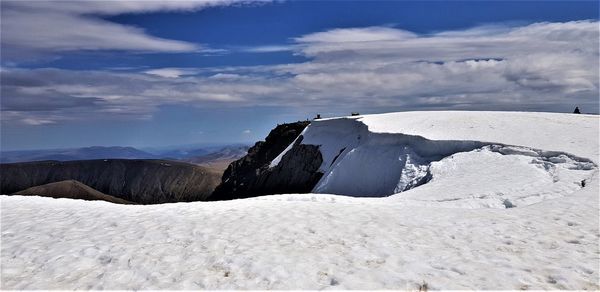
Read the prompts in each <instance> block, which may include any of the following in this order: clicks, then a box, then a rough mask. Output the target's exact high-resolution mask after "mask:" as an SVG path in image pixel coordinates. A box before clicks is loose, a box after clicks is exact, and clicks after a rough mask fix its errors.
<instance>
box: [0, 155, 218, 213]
mask: <svg viewBox="0 0 600 292" xmlns="http://www.w3.org/2000/svg"><path fill="white" fill-rule="evenodd" d="M220 175H221V173H220V172H219V171H215V170H212V169H209V168H206V167H202V166H198V165H193V164H189V163H183V162H175V161H168V160H137V159H135V160H127V159H99V160H79V161H65V162H60V161H38V162H24V163H10V164H0V177H1V178H0V191H1V193H2V194H13V193H15V192H19V191H22V190H25V189H27V188H30V187H34V186H39V185H44V184H48V183H53V182H59V181H64V180H77V181H79V182H81V183H83V184H85V185H87V186H89V187H91V188H93V189H95V190H97V191H99V192H101V193H104V194H107V195H110V196H114V197H117V198H120V199H123V200H127V201H131V202H134V203H138V204H159V203H169V202H190V201H201V200H205V199H206V198H207V197H208V196H210V194H211V193H212V191H213V190H214V188H215V187H216V186H217V185H218V183H219V180H220Z"/></svg>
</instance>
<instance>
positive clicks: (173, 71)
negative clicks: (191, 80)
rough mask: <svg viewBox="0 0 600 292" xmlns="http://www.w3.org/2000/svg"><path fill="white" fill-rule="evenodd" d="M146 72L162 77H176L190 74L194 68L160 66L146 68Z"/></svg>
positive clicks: (193, 71)
mask: <svg viewBox="0 0 600 292" xmlns="http://www.w3.org/2000/svg"><path fill="white" fill-rule="evenodd" d="M145 73H146V74H150V75H155V76H160V77H164V78H178V77H181V76H184V75H192V74H194V73H195V70H191V69H182V68H160V69H152V70H147V71H146V72H145Z"/></svg>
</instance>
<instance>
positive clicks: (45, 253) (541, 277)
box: [1, 112, 600, 290]
mask: <svg viewBox="0 0 600 292" xmlns="http://www.w3.org/2000/svg"><path fill="white" fill-rule="evenodd" d="M598 122H599V119H598V116H586V115H564V114H544V113H496V112H491V113H490V112H422V113H418V112H411V113H393V114H382V115H370V116H362V117H352V118H340V119H329V120H318V121H315V122H313V123H312V124H311V125H310V126H309V127H308V128H306V129H305V131H304V132H303V137H304V138H303V140H302V143H307V144H312V145H320V147H319V149H320V151H321V152H322V155H323V164H322V165H321V168H320V169H321V170H322V171H324V172H325V174H324V176H323V179H322V181H321V182H319V184H318V185H317V187H316V188H319V187H320V188H322V189H321V190H324V191H325V190H337V191H340V190H341V191H343V192H347V191H354V190H355V189H356V188H365V189H362V190H360V191H361V192H363V191H365V190H368V191H373V190H377V191H379V190H381V191H386V192H387V191H389V190H391V191H392V192H395V191H396V189H395V188H396V187H402V186H405V187H406V186H409V188H408V189H405V190H404V191H402V192H400V193H397V194H395V195H392V196H389V197H381V198H356V197H351V196H334V195H327V194H283V195H272V196H264V197H257V198H251V199H244V200H233V201H221V202H195V203H177V204H165V205H151V206H122V205H114V204H110V203H106V202H86V201H74V200H67V199H49V198H35V197H19V196H12V197H7V196H2V197H1V207H2V212H1V216H2V217H1V227H2V228H1V229H2V245H1V249H2V250H1V259H2V261H1V264H2V267H1V278H2V281H1V285H2V286H1V288H2V289H312V290H317V289H319V290H320V289H369V290H372V289H419V288H420V287H421V288H422V287H423V286H424V284H426V285H427V287H429V289H479V290H483V289H511V290H517V289H591V290H597V289H599V288H600V286H599V284H598V283H599V281H598V280H599V277H598V276H599V273H600V271H599V266H598V262H599V261H600V258H599V254H600V250H599V245H598V243H599V240H600V231H599V229H598V221H599V198H598V193H599V180H598V168H597V164H598V148H599V144H598ZM359 137H360V139H358V138H359ZM291 148H293V146H292V147H288V151H290V149H291ZM341 149H343V150H342V151H340V150H341ZM281 161H282V160H279V161H277V159H276V160H275V161H273V162H272V165H276V164H277V163H281ZM394 167H399V168H394ZM398 170H401V171H398ZM423 174H425V175H430V176H431V177H430V178H429V180H428V182H427V183H426V184H422V185H420V186H418V187H410V186H411V185H410V183H411V182H412V181H414V180H413V179H415V178H419V177H422V175H423ZM374 182H375V183H374ZM377 182H381V183H377ZM349 186H352V188H350V187H349ZM367 186H368V187H367ZM377 188H380V189H377ZM458 208H460V209H458Z"/></svg>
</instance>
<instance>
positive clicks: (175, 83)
mask: <svg viewBox="0 0 600 292" xmlns="http://www.w3.org/2000/svg"><path fill="white" fill-rule="evenodd" d="M598 34H599V29H598V22H597V21H574V22H566V23H536V24H531V25H527V26H520V27H507V26H484V27H477V28H473V29H468V30H462V31H450V32H440V33H436V34H431V35H417V34H414V33H411V32H407V31H404V30H400V29H394V28H388V27H368V28H358V29H334V30H330V31H326V32H318V33H314V34H309V35H305V36H300V37H298V38H296V39H294V43H293V44H292V45H291V46H288V47H290V48H291V49H292V50H294V52H295V53H297V54H301V55H304V56H306V57H308V58H310V61H307V62H303V63H295V64H281V65H272V66H253V67H227V68H155V69H152V70H144V71H140V72H137V73H135V72H134V73H119V72H108V71H71V70H60V69H4V70H2V71H1V78H2V80H1V81H2V84H3V86H2V97H3V99H2V110H3V120H4V121H5V122H18V123H23V124H31V125H33V124H35V122H33V121H39V124H44V123H46V124H47V123H52V122H62V121H66V120H73V119H79V118H91V117H94V116H96V117H98V118H106V117H109V116H118V117H122V118H149V117H151V116H152V115H153V113H154V112H156V111H157V110H158V108H159V107H160V106H162V105H190V106H198V107H228V106H235V107H240V106H247V107H252V106H278V107H293V108H302V109H313V108H314V109H319V108H344V109H345V108H350V107H351V108H352V109H354V110H360V111H361V112H369V111H375V110H377V111H381V109H389V110H418V109H477V110H485V109H503V110H519V109H521V110H523V109H527V110H540V111H542V110H543V111H565V110H568V109H572V108H574V107H575V105H578V106H580V107H582V108H583V109H584V111H588V112H598V95H599V89H598V88H599V81H598V80H599V75H598V62H599V51H598V45H597V44H598V41H599V35H598ZM281 47H284V46H281ZM278 48H280V47H278ZM256 51H257V52H259V51H260V50H256ZM42 100H44V101H46V102H41V101H42Z"/></svg>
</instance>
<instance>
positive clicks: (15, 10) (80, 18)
mask: <svg viewBox="0 0 600 292" xmlns="http://www.w3.org/2000/svg"><path fill="white" fill-rule="evenodd" d="M232 3H235V1H233V0H203V1H94V0H90V1H43V0H42V1H39V0H35V1H28V0H18V1H15V0H7V1H2V2H1V4H0V5H1V8H2V9H1V16H2V23H1V24H0V27H1V33H2V39H1V43H2V50H3V58H4V59H5V61H6V58H11V59H12V58H17V59H18V58H19V57H26V56H31V55H39V54H47V53H54V52H64V51H75V50H129V51H143V52H194V51H200V50H204V49H205V48H202V47H200V46H199V45H198V44H194V43H189V42H183V41H177V40H171V39H164V38H159V37H155V36H151V35H149V34H147V33H146V32H145V31H144V30H142V29H140V28H137V27H133V26H128V25H122V24H118V23H113V22H110V21H107V20H105V19H103V18H101V17H102V16H111V15H119V14H124V13H148V12H158V11H191V10H198V9H202V8H205V7H210V6H218V5H229V4H232Z"/></svg>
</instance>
